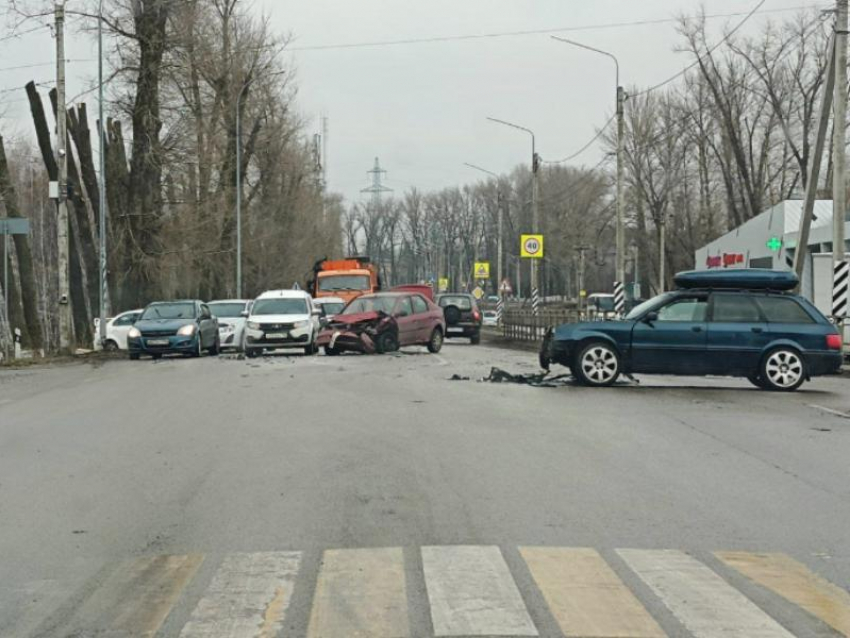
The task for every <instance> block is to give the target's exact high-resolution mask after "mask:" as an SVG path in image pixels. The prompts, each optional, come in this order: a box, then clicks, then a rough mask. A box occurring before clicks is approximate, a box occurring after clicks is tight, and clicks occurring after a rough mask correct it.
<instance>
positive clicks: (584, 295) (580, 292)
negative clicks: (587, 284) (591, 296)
mask: <svg viewBox="0 0 850 638" xmlns="http://www.w3.org/2000/svg"><path fill="white" fill-rule="evenodd" d="M578 294H579V297H587V291H586V290H581V291H579V293H578Z"/></svg>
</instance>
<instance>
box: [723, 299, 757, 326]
mask: <svg viewBox="0 0 850 638" xmlns="http://www.w3.org/2000/svg"><path fill="white" fill-rule="evenodd" d="M713 305H714V307H713V309H712V316H711V319H712V321H722V322H730V323H731V322H734V323H756V322H759V321H761V320H762V319H761V314H760V313H759V309H758V306H756V304H755V302H754V301H753V300H752V299H751V298H750V297H748V296H746V295H714V301H713Z"/></svg>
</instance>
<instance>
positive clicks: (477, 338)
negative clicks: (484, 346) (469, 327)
mask: <svg viewBox="0 0 850 638" xmlns="http://www.w3.org/2000/svg"><path fill="white" fill-rule="evenodd" d="M469 343H470V344H472V345H473V346H477V345H478V344H479V343H481V333H480V332H476V333H475V334H474V335H472V336H471V337H470V338H469Z"/></svg>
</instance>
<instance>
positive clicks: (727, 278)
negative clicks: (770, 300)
mask: <svg viewBox="0 0 850 638" xmlns="http://www.w3.org/2000/svg"><path fill="white" fill-rule="evenodd" d="M673 281H674V283H675V284H676V285H677V286H678V287H679V288H733V289H743V290H793V289H794V288H796V287H797V284H799V283H800V280H799V279H798V278H797V275H796V274H795V273H793V272H790V271H787V270H767V269H763V268H735V269H734V270H733V269H729V270H689V271H686V272H680V273H678V274H677V275H676V276H675V277H674V278H673Z"/></svg>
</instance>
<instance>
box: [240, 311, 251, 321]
mask: <svg viewBox="0 0 850 638" xmlns="http://www.w3.org/2000/svg"><path fill="white" fill-rule="evenodd" d="M239 316H240V317H245V318H246V319H247V318H248V317H249V316H250V313H249V312H248V311H247V310H243V311H242V312H240V313H239Z"/></svg>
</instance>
